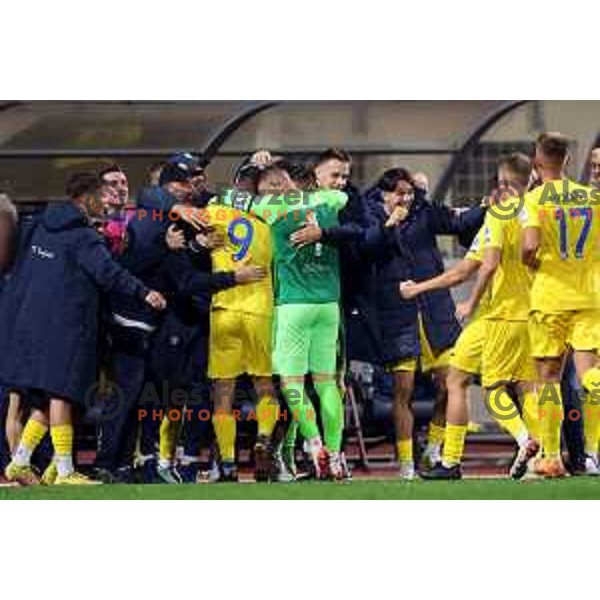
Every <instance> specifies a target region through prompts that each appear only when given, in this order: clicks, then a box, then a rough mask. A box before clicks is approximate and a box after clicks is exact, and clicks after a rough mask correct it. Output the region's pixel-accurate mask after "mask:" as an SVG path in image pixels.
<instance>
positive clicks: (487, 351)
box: [481, 319, 536, 388]
mask: <svg viewBox="0 0 600 600" xmlns="http://www.w3.org/2000/svg"><path fill="white" fill-rule="evenodd" d="M484 320H485V321H486V327H487V333H486V340H485V345H484V348H483V354H482V356H481V384H482V386H483V387H485V388H491V387H494V386H495V385H496V384H499V383H504V382H514V381H535V378H536V373H535V365H534V362H533V358H532V356H531V347H530V343H529V328H528V323H527V321H505V320H504V319H484Z"/></svg>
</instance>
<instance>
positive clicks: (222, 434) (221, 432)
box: [212, 412, 237, 462]
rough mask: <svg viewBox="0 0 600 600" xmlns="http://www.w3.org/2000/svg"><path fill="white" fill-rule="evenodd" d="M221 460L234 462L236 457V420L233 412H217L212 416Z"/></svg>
mask: <svg viewBox="0 0 600 600" xmlns="http://www.w3.org/2000/svg"><path fill="white" fill-rule="evenodd" d="M212 422H213V427H214V429H215V435H216V437H217V444H218V446H219V452H220V453H221V460H223V461H224V462H233V461H234V459H235V436H236V429H237V427H236V422H235V418H234V416H233V415H232V414H226V413H223V412H217V413H215V415H214V416H213V418H212Z"/></svg>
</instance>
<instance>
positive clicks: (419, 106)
mask: <svg viewBox="0 0 600 600" xmlns="http://www.w3.org/2000/svg"><path fill="white" fill-rule="evenodd" d="M539 104H540V103H537V102H535V103H528V102H527V101H449V102H442V101H364V102H363V101H360V102H359V101H344V102H338V101H332V102H325V101H314V102H304V101H303V102H266V101H252V102H250V101H248V102H243V101H223V102H221V101H214V102H206V101H197V102H196V101H193V102H188V101H186V102H174V101H171V102H167V101H160V102H146V101H119V102H41V101H34V102H27V101H22V102H21V101H14V102H13V101H4V102H0V189H5V190H7V191H9V192H10V193H11V194H12V195H13V196H14V197H15V199H16V200H17V201H21V202H23V201H37V200H51V199H53V198H58V197H61V195H62V189H63V185H64V181H65V178H66V176H67V175H68V172H69V171H71V170H73V169H81V168H86V167H93V166H98V164H99V163H102V162H109V161H110V162H112V161H115V160H116V161H118V162H119V163H122V164H123V166H124V167H125V168H126V170H127V171H128V173H129V174H130V178H131V180H132V187H133V188H134V189H135V188H136V187H137V186H139V185H140V184H141V183H142V181H143V179H144V176H145V173H146V171H147V168H148V166H149V165H150V164H151V163H152V162H156V161H158V160H161V159H164V158H165V157H166V156H167V155H169V154H170V153H172V152H174V151H179V150H189V151H192V152H200V153H204V154H205V155H206V158H207V160H208V161H209V167H208V175H209V178H210V179H212V180H213V181H219V182H221V181H226V180H227V179H228V178H229V177H230V176H231V173H232V172H233V169H234V168H235V165H237V164H238V163H239V162H240V161H241V160H242V159H243V158H244V157H245V156H246V155H247V154H248V153H250V152H252V151H253V150H254V149H256V148H258V147H267V148H269V149H272V150H274V151H276V152H278V153H284V154H294V155H299V156H303V157H308V158H310V157H313V156H314V155H316V154H318V153H319V152H320V151H321V150H322V149H324V148H325V147H329V146H336V145H337V146H342V147H344V148H346V149H348V150H349V151H350V152H351V153H352V155H353V157H354V159H355V169H354V177H355V179H356V180H357V182H358V183H359V184H365V183H367V182H368V181H370V180H371V179H372V178H373V177H374V176H375V174H376V173H378V172H380V171H381V170H382V169H383V168H385V167H388V166H397V165H399V164H402V165H406V166H408V167H409V168H413V169H416V168H419V167H420V165H425V166H426V168H427V169H428V170H429V174H430V176H431V180H432V181H431V183H432V189H433V190H434V191H435V197H437V198H443V197H445V196H446V194H447V192H448V190H449V188H450V185H451V182H452V178H453V177H454V175H455V174H456V172H457V169H458V168H459V167H460V166H461V164H462V162H463V161H464V160H465V157H466V156H467V155H468V154H469V152H470V151H471V150H472V149H473V148H474V147H475V146H476V145H477V144H478V143H479V142H480V141H481V140H482V139H484V137H485V136H487V135H489V134H490V132H492V131H494V130H496V129H497V128H498V127H501V126H502V124H503V123H506V122H507V119H509V118H510V119H512V121H514V120H515V119H516V121H517V122H518V121H519V120H523V121H524V120H527V122H528V123H529V122H530V121H531V118H532V114H531V112H532V110H535V107H536V106H537V105H539ZM533 119H534V120H535V114H534V115H533ZM529 127H530V126H529ZM518 128H519V129H521V130H522V129H524V128H525V129H526V128H527V127H526V126H525V125H523V126H522V127H518ZM597 130H598V128H596V130H595V131H597ZM506 135H508V137H510V135H511V134H510V133H507V134H506ZM421 168H424V167H421Z"/></svg>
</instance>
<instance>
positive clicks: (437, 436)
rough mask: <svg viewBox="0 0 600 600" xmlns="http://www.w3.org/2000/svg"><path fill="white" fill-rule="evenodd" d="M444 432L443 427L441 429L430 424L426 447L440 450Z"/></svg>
mask: <svg viewBox="0 0 600 600" xmlns="http://www.w3.org/2000/svg"><path fill="white" fill-rule="evenodd" d="M445 431H446V428H445V427H441V426H440V425H436V424H435V423H430V424H429V429H428V431H427V445H428V446H430V447H438V448H441V446H442V444H443V443H444V433H445Z"/></svg>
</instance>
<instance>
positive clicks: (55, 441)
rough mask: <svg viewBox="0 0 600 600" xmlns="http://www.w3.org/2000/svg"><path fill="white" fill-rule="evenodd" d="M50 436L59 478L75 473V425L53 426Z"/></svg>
mask: <svg viewBox="0 0 600 600" xmlns="http://www.w3.org/2000/svg"><path fill="white" fill-rule="evenodd" d="M50 436H51V438H52V445H53V446H54V462H55V463H56V468H57V470H58V476H59V477H66V476H67V475H70V474H71V473H73V471H74V468H73V425H70V424H67V425H52V426H51V427H50Z"/></svg>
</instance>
